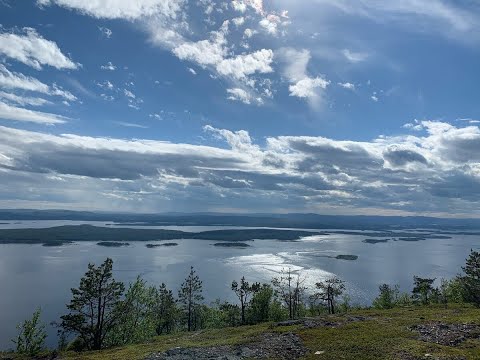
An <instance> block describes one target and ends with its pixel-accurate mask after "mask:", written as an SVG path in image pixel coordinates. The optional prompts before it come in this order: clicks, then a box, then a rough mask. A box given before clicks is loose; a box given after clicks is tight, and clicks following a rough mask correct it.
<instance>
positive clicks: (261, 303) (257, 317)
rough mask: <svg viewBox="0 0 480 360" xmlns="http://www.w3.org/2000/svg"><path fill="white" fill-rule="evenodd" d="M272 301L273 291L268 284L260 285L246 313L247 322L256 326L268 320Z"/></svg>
mask: <svg viewBox="0 0 480 360" xmlns="http://www.w3.org/2000/svg"><path fill="white" fill-rule="evenodd" d="M272 299H273V289H272V287H271V286H270V285H268V284H262V285H261V286H260V288H259V289H258V291H257V292H256V293H255V294H254V295H253V297H252V300H251V302H250V307H249V308H248V311H247V322H248V323H249V324H258V323H261V322H266V321H269V320H270V305H271V303H272Z"/></svg>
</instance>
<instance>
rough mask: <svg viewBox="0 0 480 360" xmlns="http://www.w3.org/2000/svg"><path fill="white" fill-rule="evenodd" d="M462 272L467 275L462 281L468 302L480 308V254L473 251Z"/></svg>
mask: <svg viewBox="0 0 480 360" xmlns="http://www.w3.org/2000/svg"><path fill="white" fill-rule="evenodd" d="M462 270H463V272H464V273H465V276H463V277H462V278H461V281H462V283H463V287H464V292H465V297H466V300H467V301H468V302H471V303H473V304H474V305H475V306H477V307H480V252H478V251H473V250H472V251H471V253H470V255H469V257H468V259H467V261H466V264H465V266H464V267H462Z"/></svg>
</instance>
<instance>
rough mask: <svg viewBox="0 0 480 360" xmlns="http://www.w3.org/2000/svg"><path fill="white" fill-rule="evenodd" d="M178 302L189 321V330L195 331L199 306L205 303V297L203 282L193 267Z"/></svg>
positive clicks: (181, 289) (179, 294)
mask: <svg viewBox="0 0 480 360" xmlns="http://www.w3.org/2000/svg"><path fill="white" fill-rule="evenodd" d="M178 301H179V302H180V304H181V305H182V309H183V312H184V314H185V317H186V319H187V330H188V331H192V330H195V329H196V322H197V320H198V319H197V317H198V315H199V309H200V306H199V305H200V302H201V301H203V295H202V281H201V280H200V278H199V277H198V275H197V274H196V272H195V270H194V269H193V266H192V267H191V268H190V273H189V274H188V276H187V278H186V279H185V281H184V282H183V283H182V285H181V287H180V290H179V291H178Z"/></svg>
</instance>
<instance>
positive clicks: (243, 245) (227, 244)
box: [213, 242, 250, 249]
mask: <svg viewBox="0 0 480 360" xmlns="http://www.w3.org/2000/svg"><path fill="white" fill-rule="evenodd" d="M213 246H217V247H229V248H241V249H244V248H247V247H250V245H248V244H246V243H242V242H221V243H215V244H213Z"/></svg>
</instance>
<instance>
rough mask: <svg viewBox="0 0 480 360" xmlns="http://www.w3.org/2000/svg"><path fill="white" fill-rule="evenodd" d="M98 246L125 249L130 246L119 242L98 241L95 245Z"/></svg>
mask: <svg viewBox="0 0 480 360" xmlns="http://www.w3.org/2000/svg"><path fill="white" fill-rule="evenodd" d="M97 245H98V246H105V247H125V246H130V244H129V243H126V242H119V241H100V242H98V243H97Z"/></svg>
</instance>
